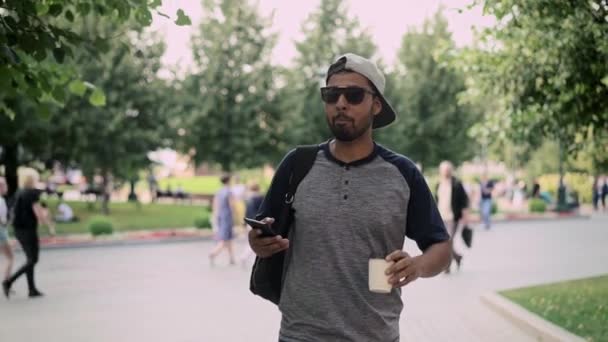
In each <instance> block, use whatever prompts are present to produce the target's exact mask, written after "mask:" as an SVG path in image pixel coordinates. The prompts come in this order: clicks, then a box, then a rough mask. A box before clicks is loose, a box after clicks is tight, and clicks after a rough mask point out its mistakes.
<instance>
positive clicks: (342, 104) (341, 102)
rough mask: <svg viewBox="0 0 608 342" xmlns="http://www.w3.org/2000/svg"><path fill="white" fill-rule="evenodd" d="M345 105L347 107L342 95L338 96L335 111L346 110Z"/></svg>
mask: <svg viewBox="0 0 608 342" xmlns="http://www.w3.org/2000/svg"><path fill="white" fill-rule="evenodd" d="M347 105H348V101H346V98H345V97H344V94H340V96H339V97H338V101H337V102H336V108H337V109H346V106H347Z"/></svg>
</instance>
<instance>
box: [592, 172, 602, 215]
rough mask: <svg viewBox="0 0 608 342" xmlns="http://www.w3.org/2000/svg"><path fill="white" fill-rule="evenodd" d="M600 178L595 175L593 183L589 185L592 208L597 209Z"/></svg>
mask: <svg viewBox="0 0 608 342" xmlns="http://www.w3.org/2000/svg"><path fill="white" fill-rule="evenodd" d="M600 181H601V178H600V177H599V176H595V177H594V178H593V185H592V186H591V202H592V203H593V210H595V211H597V210H598V209H599V205H598V204H599V202H600V199H601V197H602V184H601V182H600Z"/></svg>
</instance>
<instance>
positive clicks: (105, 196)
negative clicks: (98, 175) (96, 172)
mask: <svg viewBox="0 0 608 342" xmlns="http://www.w3.org/2000/svg"><path fill="white" fill-rule="evenodd" d="M102 177H103V186H102V189H101V192H102V198H101V212H102V213H103V214H104V215H110V205H109V204H110V194H111V192H112V189H110V179H109V178H110V175H109V173H108V171H103V173H102Z"/></svg>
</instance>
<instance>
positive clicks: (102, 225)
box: [89, 216, 114, 236]
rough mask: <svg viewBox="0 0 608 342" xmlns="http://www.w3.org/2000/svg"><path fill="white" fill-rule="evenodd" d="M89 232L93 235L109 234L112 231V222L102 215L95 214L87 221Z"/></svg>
mask: <svg viewBox="0 0 608 342" xmlns="http://www.w3.org/2000/svg"><path fill="white" fill-rule="evenodd" d="M89 232H91V234H92V235H93V236H98V235H103V234H107V235H111V234H112V233H113V232H114V227H113V225H112V222H111V221H110V220H108V219H107V218H106V217H103V216H95V217H93V218H91V220H90V221H89Z"/></svg>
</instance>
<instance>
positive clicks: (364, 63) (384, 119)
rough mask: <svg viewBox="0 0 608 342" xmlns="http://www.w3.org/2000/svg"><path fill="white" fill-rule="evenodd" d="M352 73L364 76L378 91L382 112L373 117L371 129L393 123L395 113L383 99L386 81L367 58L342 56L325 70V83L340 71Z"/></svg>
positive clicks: (350, 54) (348, 54)
mask: <svg viewBox="0 0 608 342" xmlns="http://www.w3.org/2000/svg"><path fill="white" fill-rule="evenodd" d="M344 70H346V71H353V72H356V73H358V74H361V75H363V76H365V77H366V78H367V79H368V80H369V81H370V82H371V83H372V84H373V85H374V87H376V90H377V91H378V94H377V96H378V97H379V98H380V101H381V102H382V110H381V111H380V113H378V114H377V115H376V116H375V117H374V123H373V126H372V127H373V128H380V127H384V126H387V125H389V124H390V123H391V122H393V121H395V117H396V115H395V111H394V110H393V108H392V107H391V105H390V104H389V103H388V102H387V101H386V99H385V98H384V95H383V93H384V87H385V86H386V80H385V78H384V74H382V72H381V71H380V69H378V66H377V65H376V63H374V62H372V61H370V60H369V59H367V58H364V57H361V56H359V55H355V54H354V53H347V54H344V55H342V56H340V57H338V59H336V61H335V62H334V63H333V64H332V65H330V66H329V69H328V70H327V77H326V78H325V82H327V81H329V78H330V77H331V76H332V75H333V74H336V73H338V72H341V71H344Z"/></svg>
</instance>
